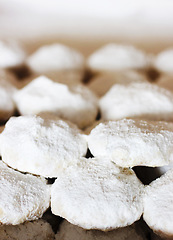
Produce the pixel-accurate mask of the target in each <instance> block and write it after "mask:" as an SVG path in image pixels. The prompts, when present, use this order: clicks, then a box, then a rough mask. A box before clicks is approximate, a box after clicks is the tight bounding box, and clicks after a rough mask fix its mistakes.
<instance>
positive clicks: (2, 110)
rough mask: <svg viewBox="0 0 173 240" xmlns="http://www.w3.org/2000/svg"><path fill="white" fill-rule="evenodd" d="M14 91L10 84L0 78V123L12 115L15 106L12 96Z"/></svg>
mask: <svg viewBox="0 0 173 240" xmlns="http://www.w3.org/2000/svg"><path fill="white" fill-rule="evenodd" d="M16 91H17V90H16V88H15V87H13V86H12V85H11V84H10V82H7V81H6V79H4V78H0V99H1V100H0V121H6V120H8V118H10V117H11V116H12V115H13V114H14V112H15V110H16V106H15V103H14V100H13V95H14V93H15V92H16Z"/></svg>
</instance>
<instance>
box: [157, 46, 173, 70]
mask: <svg viewBox="0 0 173 240" xmlns="http://www.w3.org/2000/svg"><path fill="white" fill-rule="evenodd" d="M154 66H155V67H156V69H157V70H159V71H161V72H165V73H169V74H173V48H170V49H166V50H164V51H162V52H160V53H159V54H158V55H157V56H156V57H155V60H154Z"/></svg>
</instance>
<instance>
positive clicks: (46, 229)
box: [0, 219, 55, 240]
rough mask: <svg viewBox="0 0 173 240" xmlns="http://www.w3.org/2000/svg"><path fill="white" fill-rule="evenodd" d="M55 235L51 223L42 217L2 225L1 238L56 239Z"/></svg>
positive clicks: (6, 239) (8, 239) (10, 239)
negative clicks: (15, 223) (31, 220)
mask: <svg viewBox="0 0 173 240" xmlns="http://www.w3.org/2000/svg"><path fill="white" fill-rule="evenodd" d="M54 237H55V234H54V232H53V231H52V228H51V226H50V224H49V223H47V222H46V221H44V220H42V219H40V220H36V221H33V222H25V223H24V224H19V225H16V226H13V225H2V226H0V239H3V240H54Z"/></svg>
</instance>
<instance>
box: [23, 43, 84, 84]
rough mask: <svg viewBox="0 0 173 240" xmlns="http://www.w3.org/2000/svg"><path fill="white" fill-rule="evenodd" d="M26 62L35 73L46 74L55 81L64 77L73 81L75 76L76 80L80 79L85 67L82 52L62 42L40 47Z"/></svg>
mask: <svg viewBox="0 0 173 240" xmlns="http://www.w3.org/2000/svg"><path fill="white" fill-rule="evenodd" d="M26 63H27V65H28V66H29V68H30V69H31V70H32V71H33V72H35V73H38V74H44V75H47V76H48V77H50V78H53V79H54V80H56V81H59V80H58V79H59V78H61V79H65V78H66V79H67V82H68V79H69V82H71V79H73V80H74V81H75V78H76V80H77V81H78V82H79V81H81V80H82V77H83V74H84V67H85V62H84V57H83V56H82V54H81V53H79V52H78V51H77V50H75V49H73V48H70V47H67V46H65V45H62V44H52V45H45V46H42V47H40V48H39V49H38V50H37V51H36V52H34V53H33V54H32V55H31V56H29V57H28V59H27V61H26ZM68 72H69V73H68ZM66 74H67V75H66ZM63 75H65V77H64V76H63ZM73 75H74V76H73Z"/></svg>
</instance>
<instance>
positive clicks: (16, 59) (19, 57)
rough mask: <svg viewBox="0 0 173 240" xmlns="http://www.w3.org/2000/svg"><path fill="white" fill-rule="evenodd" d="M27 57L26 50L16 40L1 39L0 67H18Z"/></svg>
mask: <svg viewBox="0 0 173 240" xmlns="http://www.w3.org/2000/svg"><path fill="white" fill-rule="evenodd" d="M24 59H25V52H24V51H23V50H22V49H21V48H20V47H19V45H18V44H16V43H14V42H9V43H8V42H2V41H0V67H1V68H8V67H16V66H19V65H21V64H22V63H23V62H24Z"/></svg>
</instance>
